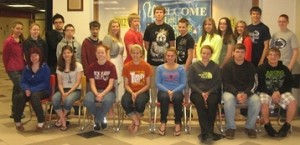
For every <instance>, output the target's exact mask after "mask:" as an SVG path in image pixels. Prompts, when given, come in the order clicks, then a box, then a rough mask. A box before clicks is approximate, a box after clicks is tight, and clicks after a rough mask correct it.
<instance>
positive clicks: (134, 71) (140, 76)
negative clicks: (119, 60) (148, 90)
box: [122, 60, 152, 92]
mask: <svg viewBox="0 0 300 145" xmlns="http://www.w3.org/2000/svg"><path fill="white" fill-rule="evenodd" d="M122 75H123V77H126V78H127V79H128V84H129V87H130V88H131V89H132V91H134V92H136V91H138V90H140V89H142V88H143V87H144V86H145V85H146V78H147V77H150V76H152V69H151V66H150V65H149V64H148V63H147V62H145V61H144V60H141V62H140V63H139V64H134V63H133V61H130V62H128V63H126V64H125V65H124V67H123V73H122Z"/></svg>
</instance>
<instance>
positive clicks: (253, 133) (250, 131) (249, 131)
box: [245, 128, 256, 138]
mask: <svg viewBox="0 0 300 145" xmlns="http://www.w3.org/2000/svg"><path fill="white" fill-rule="evenodd" d="M245 132H246V134H247V135H248V137H249V138H256V131H255V130H254V129H248V128H245Z"/></svg>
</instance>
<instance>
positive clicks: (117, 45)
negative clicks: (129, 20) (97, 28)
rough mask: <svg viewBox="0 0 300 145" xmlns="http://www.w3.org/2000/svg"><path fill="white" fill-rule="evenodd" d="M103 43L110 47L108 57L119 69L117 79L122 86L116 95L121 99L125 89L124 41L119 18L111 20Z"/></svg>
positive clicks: (118, 88)
mask: <svg viewBox="0 0 300 145" xmlns="http://www.w3.org/2000/svg"><path fill="white" fill-rule="evenodd" d="M103 45H105V46H107V47H108V48H109V49H108V55H107V58H108V60H110V61H111V62H112V63H113V64H114V65H115V66H116V69H117V75H118V80H117V81H118V86H120V87H117V94H116V95H117V99H118V100H120V99H121V96H122V94H124V91H125V89H124V85H123V78H122V69H123V52H124V43H123V41H122V38H121V28H120V23H119V22H118V21H117V20H111V21H110V22H109V25H108V30H107V35H106V36H105V37H104V39H103Z"/></svg>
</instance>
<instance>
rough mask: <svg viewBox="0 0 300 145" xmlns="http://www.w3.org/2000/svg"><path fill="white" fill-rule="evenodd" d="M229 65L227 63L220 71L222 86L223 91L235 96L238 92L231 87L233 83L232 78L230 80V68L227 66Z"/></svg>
mask: <svg viewBox="0 0 300 145" xmlns="http://www.w3.org/2000/svg"><path fill="white" fill-rule="evenodd" d="M229 65H231V63H230V64H229V63H227V64H226V65H225V66H224V67H223V71H222V80H223V86H224V91H225V92H229V93H231V94H233V95H234V96H236V95H237V93H238V90H237V89H236V88H235V86H233V85H232V83H233V78H232V73H233V72H232V68H231V67H230V66H229Z"/></svg>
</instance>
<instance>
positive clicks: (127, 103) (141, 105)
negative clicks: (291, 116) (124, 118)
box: [121, 91, 149, 117]
mask: <svg viewBox="0 0 300 145" xmlns="http://www.w3.org/2000/svg"><path fill="white" fill-rule="evenodd" d="M148 101H149V92H148V91H146V92H143V93H141V94H139V95H138V96H137V97H136V99H135V102H134V103H133V101H132V98H131V94H130V93H129V92H127V91H126V92H125V93H124V95H123V96H122V99H121V103H122V106H123V108H124V110H125V112H126V114H127V115H128V116H129V117H130V116H132V115H134V114H136V113H137V114H139V115H140V116H143V113H144V111H145V105H146V104H147V102H148Z"/></svg>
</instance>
